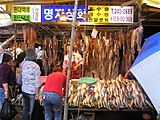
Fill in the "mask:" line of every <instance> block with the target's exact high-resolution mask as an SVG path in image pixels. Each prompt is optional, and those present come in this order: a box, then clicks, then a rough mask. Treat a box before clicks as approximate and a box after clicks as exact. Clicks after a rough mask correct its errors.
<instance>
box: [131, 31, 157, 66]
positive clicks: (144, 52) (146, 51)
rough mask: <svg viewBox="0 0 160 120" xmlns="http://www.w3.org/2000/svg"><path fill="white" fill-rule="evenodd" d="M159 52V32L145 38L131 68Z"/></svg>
mask: <svg viewBox="0 0 160 120" xmlns="http://www.w3.org/2000/svg"><path fill="white" fill-rule="evenodd" d="M159 50H160V32H158V33H156V34H154V35H152V36H151V37H149V38H147V39H146V40H145V42H144V44H143V47H142V49H141V52H140V53H139V55H138V56H137V58H136V60H135V61H134V63H133V65H132V66H135V65H136V64H138V63H139V62H141V61H143V60H144V59H146V58H147V57H149V56H150V55H152V54H153V53H156V52H157V51H159Z"/></svg>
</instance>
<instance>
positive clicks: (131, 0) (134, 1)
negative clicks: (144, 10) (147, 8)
mask: <svg viewBox="0 0 160 120" xmlns="http://www.w3.org/2000/svg"><path fill="white" fill-rule="evenodd" d="M137 2H138V0H130V1H128V2H124V3H123V4H121V6H129V5H133V4H136V3H137Z"/></svg>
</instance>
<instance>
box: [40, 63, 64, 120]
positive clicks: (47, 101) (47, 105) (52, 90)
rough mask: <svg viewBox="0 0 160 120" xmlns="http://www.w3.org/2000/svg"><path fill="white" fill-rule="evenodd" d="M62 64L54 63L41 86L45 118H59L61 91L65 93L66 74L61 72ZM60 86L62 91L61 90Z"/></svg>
mask: <svg viewBox="0 0 160 120" xmlns="http://www.w3.org/2000/svg"><path fill="white" fill-rule="evenodd" d="M62 70H63V69H62V65H56V66H55V67H54V70H53V73H51V74H50V75H49V76H48V78H47V81H46V84H45V86H44V88H43V103H44V110H45V120H51V119H52V117H53V114H54V120H61V114H62V113H61V112H62V104H63V100H62V99H63V93H65V87H66V80H67V76H66V75H65V74H64V73H63V72H62ZM62 88H64V89H63V92H62Z"/></svg>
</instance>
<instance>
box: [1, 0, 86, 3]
mask: <svg viewBox="0 0 160 120" xmlns="http://www.w3.org/2000/svg"><path fill="white" fill-rule="evenodd" d="M74 1H75V0H1V1H0V4H1V3H3V4H4V3H14V4H47V3H48V4H49V3H67V2H74ZM79 1H83V0H79Z"/></svg>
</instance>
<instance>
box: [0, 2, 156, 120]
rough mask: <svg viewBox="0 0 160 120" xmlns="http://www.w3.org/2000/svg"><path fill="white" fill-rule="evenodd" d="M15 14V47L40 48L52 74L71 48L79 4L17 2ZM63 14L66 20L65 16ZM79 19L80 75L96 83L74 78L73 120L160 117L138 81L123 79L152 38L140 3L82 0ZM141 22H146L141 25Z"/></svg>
mask: <svg viewBox="0 0 160 120" xmlns="http://www.w3.org/2000/svg"><path fill="white" fill-rule="evenodd" d="M10 12H11V19H12V21H14V27H13V31H14V32H15V33H13V32H12V31H11V34H17V36H16V37H17V41H16V40H15V41H14V43H15V44H14V45H15V46H12V47H20V48H21V49H22V50H26V48H28V47H35V48H36V50H37V51H40V52H39V59H41V61H42V68H43V75H48V74H49V73H50V69H51V68H52V66H53V65H55V64H56V63H58V62H60V61H63V57H64V55H65V53H66V51H67V50H66V46H67V45H68V44H69V43H70V39H71V37H70V36H71V28H72V25H71V23H72V20H73V18H74V16H73V12H74V6H73V5H67V4H65V5H62V3H61V5H60V4H58V3H57V4H37V3H36V4H32V5H29V4H23V5H22V4H16V5H11V6H10ZM144 14H145V15H146V13H144ZM142 15H143V13H142ZM61 17H67V18H65V19H63V20H61V19H60V18H61ZM76 20H77V21H76V30H75V32H74V35H75V36H74V47H75V48H77V52H78V53H79V54H80V55H81V56H82V57H83V59H84V64H83V65H82V66H81V68H80V69H81V70H82V72H83V76H81V77H84V81H85V82H86V81H87V80H88V79H90V78H93V79H96V81H94V82H93V83H92V84H87V85H86V84H83V83H81V84H79V83H78V82H77V81H79V80H81V79H79V80H78V79H73V81H72V80H71V81H72V82H71V83H73V84H70V85H69V93H68V96H67V97H68V103H69V105H70V108H69V114H68V116H69V117H70V118H71V119H74V118H75V116H76V117H77V115H79V116H80V115H82V116H83V115H86V116H92V117H93V116H94V117H95V118H94V119H96V120H100V119H102V116H104V117H106V118H108V119H110V120H118V119H120V118H121V117H120V115H122V114H123V115H122V116H123V117H122V118H121V119H123V120H125V119H127V117H125V114H130V116H132V118H131V117H130V118H128V119H134V120H140V119H143V114H144V113H147V114H149V115H150V117H151V118H150V119H152V120H154V119H156V114H157V113H156V112H155V108H154V107H153V105H152V104H151V102H150V101H149V99H148V98H147V96H146V94H145V93H143V89H142V88H141V86H140V85H139V84H138V82H137V81H135V80H128V79H130V78H128V79H127V78H124V76H125V74H126V73H127V71H128V70H129V69H130V68H131V66H132V64H133V62H134V60H135V59H136V57H137V55H138V53H139V51H140V49H141V46H142V44H143V42H144V38H146V36H147V37H148V36H150V35H149V33H148V31H147V30H148V29H149V28H150V26H147V25H146V24H145V25H144V27H142V26H143V22H144V23H145V21H141V19H139V18H138V11H137V10H136V6H123V7H121V6H120V5H119V6H114V5H93V4H91V5H87V6H86V5H84V3H83V2H80V5H79V6H78V9H77V17H76ZM139 20H140V21H139ZM139 22H142V23H141V26H140V25H139ZM146 28H148V29H146ZM3 29H5V28H3ZM7 29H8V28H7ZM157 31H158V28H157ZM18 34H19V35H18ZM150 34H152V33H151V32H150ZM137 36H138V37H137ZM18 39H20V40H18ZM85 78H86V79H85ZM76 80H77V81H76ZM75 84H76V85H75ZM82 85H84V86H85V85H86V86H85V87H84V89H81V87H83V86H82ZM78 88H79V91H80V92H79V91H78V90H77V89H78ZM82 91H83V93H82ZM126 91H127V92H126ZM73 93H74V94H73ZM81 113H82V114H81ZM112 116H119V117H112ZM133 116H137V118H136V117H133Z"/></svg>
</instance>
